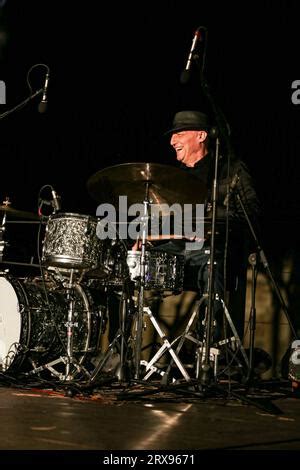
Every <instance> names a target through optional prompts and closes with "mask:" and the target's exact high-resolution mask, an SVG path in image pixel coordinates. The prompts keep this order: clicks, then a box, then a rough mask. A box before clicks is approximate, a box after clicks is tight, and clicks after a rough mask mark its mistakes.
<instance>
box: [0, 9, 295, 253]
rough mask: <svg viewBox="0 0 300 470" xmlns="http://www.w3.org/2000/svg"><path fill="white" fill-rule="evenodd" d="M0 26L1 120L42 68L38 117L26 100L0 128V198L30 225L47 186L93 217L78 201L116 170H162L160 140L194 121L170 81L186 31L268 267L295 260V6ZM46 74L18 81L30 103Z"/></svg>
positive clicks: (73, 14) (63, 15) (99, 12)
mask: <svg viewBox="0 0 300 470" xmlns="http://www.w3.org/2000/svg"><path fill="white" fill-rule="evenodd" d="M1 13H2V16H1V23H2V28H3V30H4V31H5V32H6V33H7V35H8V43H7V45H5V46H3V47H2V49H1V62H0V65H1V69H0V79H1V80H4V81H5V83H6V89H7V105H2V106H1V111H3V112H4V111H6V110H8V109H9V108H11V107H13V106H15V105H16V104H17V103H19V102H20V101H21V100H22V99H24V98H26V97H27V96H28V94H29V91H28V88H27V84H26V74H27V72H28V70H29V68H30V67H31V66H32V65H34V64H36V63H46V64H47V65H48V66H49V67H50V73H51V75H50V82H49V95H48V100H49V104H48V110H47V112H46V113H44V114H39V113H38V103H39V98H36V99H34V100H33V101H31V102H30V103H29V104H28V105H27V106H26V108H23V109H22V110H20V111H18V112H15V113H14V114H12V115H10V116H9V117H7V118H5V119H2V120H1V121H0V128H1V132H0V136H1V137H0V152H1V179H0V197H2V198H3V197H4V196H6V195H9V196H10V197H11V199H12V202H13V206H14V207H15V208H17V209H23V210H30V211H34V212H36V210H37V209H36V207H37V196H38V191H39V189H40V187H41V186H43V185H44V184H47V183H49V184H52V185H53V186H54V187H55V189H56V191H57V192H58V193H59V194H60V195H61V196H62V204H63V209H64V210H65V211H73V212H77V213H89V214H95V211H96V206H97V203H96V202H95V201H93V199H92V198H91V197H90V195H89V194H88V192H87V189H86V182H87V180H88V178H89V177H90V176H91V175H92V174H93V173H95V172H96V171H98V170H100V169H102V168H105V167H107V166H111V165H114V164H119V163H127V162H135V161H140V162H142V161H151V162H159V163H164V164H172V163H174V160H175V156H174V155H173V154H172V152H171V150H170V148H169V144H168V140H166V139H165V138H164V137H163V133H164V131H165V130H166V129H168V127H169V126H170V123H171V121H172V118H173V115H174V113H175V112H176V111H178V110H180V109H187V108H195V109H196V108H202V109H203V108H204V109H205V110H207V111H209V109H208V105H207V103H206V102H205V101H204V100H203V94H202V90H201V83H200V81H199V79H198V76H197V72H196V70H194V71H193V76H192V80H191V81H190V83H188V84H187V85H185V86H184V85H182V84H180V81H179V77H180V73H181V71H182V69H183V68H184V66H185V63H186V60H187V56H188V52H189V49H190V47H191V42H192V38H193V35H194V31H195V29H196V28H197V27H198V26H199V25H204V26H206V27H207V28H208V35H207V57H206V63H205V65H206V78H207V81H208V83H209V85H210V88H211V93H212V95H213V98H214V100H215V102H216V103H217V104H218V105H219V106H220V107H221V109H222V110H223V112H224V114H225V115H226V117H227V119H228V122H229V124H230V127H231V131H232V143H233V145H234V147H235V150H236V153H237V155H238V156H239V157H240V158H242V159H243V160H245V162H246V163H247V165H248V167H249V169H250V171H251V173H252V175H253V177H254V180H255V184H256V187H257V191H258V194H259V197H260V199H261V202H262V205H263V214H264V216H263V221H262V239H263V243H264V247H265V250H266V252H267V254H268V255H269V256H271V257H275V258H276V255H277V254H278V253H281V254H282V252H283V251H284V252H286V251H289V250H292V252H293V256H296V254H297V253H298V251H299V250H298V220H299V217H300V204H299V203H300V197H299V176H298V171H299V164H298V159H299V151H300V133H299V124H300V114H299V113H300V105H299V106H297V105H294V104H293V103H292V101H291V95H292V89H291V84H292V82H293V81H294V80H297V79H300V70H299V49H300V35H299V14H300V6H298V2H296V1H290V2H288V1H278V2H272V1H252V2H243V3H238V2H236V1H227V2H225V3H221V2H214V1H210V2H204V1H188V0H185V1H170V0H165V1H154V0H152V1H143V2H140V3H136V2H129V1H128V2H109V3H108V2H101V3H100V2H99V3H98V2H95V1H84V2H83V1H81V2H73V1H65V2H54V1H47V0H45V1H37V0H36V1H33V0H28V1H25V0H24V1H17V0H14V1H13V0H7V2H6V3H5V5H4V6H3V7H2V9H1ZM44 77H45V70H44V69H43V68H38V69H35V71H34V72H33V73H32V74H31V75H30V79H31V84H32V86H33V88H34V89H38V88H40V87H41V86H42V85H43V83H44Z"/></svg>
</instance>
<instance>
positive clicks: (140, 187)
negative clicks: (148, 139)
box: [87, 163, 207, 206]
mask: <svg viewBox="0 0 300 470" xmlns="http://www.w3.org/2000/svg"><path fill="white" fill-rule="evenodd" d="M147 183H148V188H149V196H148V197H149V200H150V202H151V203H152V204H158V205H161V204H168V205H172V204H175V203H179V204H196V203H198V204H201V203H204V201H205V197H206V194H207V190H206V187H205V186H204V184H203V183H202V182H201V181H200V180H199V179H198V178H196V177H194V176H192V175H190V174H189V173H187V172H185V171H184V170H181V169H179V168H176V167H173V166H169V165H161V164H159V163H123V164H121V165H116V166H111V167H108V168H104V169H103V170H100V171H98V172H97V173H95V174H94V175H92V176H91V177H90V178H89V180H88V182H87V189H88V192H89V194H90V195H91V197H92V198H93V199H95V200H96V201H97V202H98V203H104V202H107V203H111V204H113V205H115V206H117V205H118V197H119V196H127V198H128V199H127V204H128V205H131V204H134V203H142V202H143V201H144V199H145V194H146V187H147Z"/></svg>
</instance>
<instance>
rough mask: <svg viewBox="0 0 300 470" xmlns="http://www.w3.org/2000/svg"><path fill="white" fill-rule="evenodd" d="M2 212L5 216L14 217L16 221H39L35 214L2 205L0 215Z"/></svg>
mask: <svg viewBox="0 0 300 470" xmlns="http://www.w3.org/2000/svg"><path fill="white" fill-rule="evenodd" d="M4 212H5V213H6V215H8V216H12V217H16V218H18V219H31V220H38V219H39V216H38V215H37V214H34V213H33V212H27V211H20V210H18V209H14V208H13V207H11V206H8V205H5V204H2V205H0V214H1V213H4Z"/></svg>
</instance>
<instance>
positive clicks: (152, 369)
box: [143, 307, 191, 382]
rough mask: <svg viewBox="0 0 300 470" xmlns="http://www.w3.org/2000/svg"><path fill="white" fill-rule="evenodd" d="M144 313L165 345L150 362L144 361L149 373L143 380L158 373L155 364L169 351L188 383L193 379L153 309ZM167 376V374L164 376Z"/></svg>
mask: <svg viewBox="0 0 300 470" xmlns="http://www.w3.org/2000/svg"><path fill="white" fill-rule="evenodd" d="M143 310H144V313H146V315H148V317H149V319H150V321H151V323H152V325H153V326H154V328H155V329H156V331H157V333H158V334H159V336H160V338H161V339H162V341H163V344H162V346H161V348H160V349H159V350H158V351H157V353H156V354H155V355H154V356H153V358H152V359H151V361H150V362H146V361H143V364H144V365H146V372H147V371H149V372H148V373H147V374H146V375H145V376H144V377H143V380H148V378H149V377H150V376H151V375H152V374H153V373H154V372H156V371H157V367H155V366H154V364H155V363H156V362H157V360H158V359H159V358H160V357H161V356H162V355H163V354H164V353H165V352H166V351H168V352H169V353H170V355H171V357H172V359H173V362H175V364H176V365H177V367H178V369H179V370H180V372H181V374H182V376H183V377H184V379H185V380H186V381H187V382H190V381H191V377H190V376H189V374H188V372H187V371H186V369H185V367H184V365H183V364H182V362H181V360H180V359H179V357H178V356H177V354H176V353H177V351H176V353H175V351H174V349H173V347H172V344H171V343H170V341H169V340H168V338H167V337H166V335H165V334H164V332H163V331H162V329H161V328H160V326H159V324H158V322H157V320H156V319H155V318H154V315H153V314H152V312H151V309H150V308H149V307H144V309H143ZM164 376H165V374H164Z"/></svg>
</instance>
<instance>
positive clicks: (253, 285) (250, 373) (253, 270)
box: [245, 253, 257, 384]
mask: <svg viewBox="0 0 300 470" xmlns="http://www.w3.org/2000/svg"><path fill="white" fill-rule="evenodd" d="M248 261H249V263H250V265H251V281H252V282H251V307H250V315H249V328H250V338H249V368H248V374H247V376H246V379H245V383H246V384H249V383H251V382H252V380H253V378H254V363H253V359H254V344H255V330H256V306H255V292H256V277H257V268H256V265H257V254H256V253H251V255H249V258H248Z"/></svg>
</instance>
